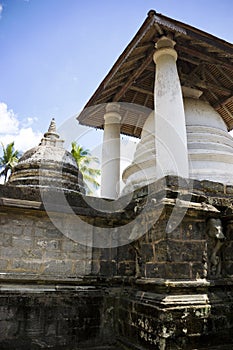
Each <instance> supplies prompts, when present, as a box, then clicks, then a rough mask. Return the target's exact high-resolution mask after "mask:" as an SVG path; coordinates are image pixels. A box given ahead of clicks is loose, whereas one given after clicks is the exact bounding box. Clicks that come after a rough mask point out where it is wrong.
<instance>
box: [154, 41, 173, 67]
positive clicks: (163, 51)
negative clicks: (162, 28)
mask: <svg viewBox="0 0 233 350" xmlns="http://www.w3.org/2000/svg"><path fill="white" fill-rule="evenodd" d="M175 44H176V42H175V41H174V40H172V39H170V38H168V37H166V36H163V37H161V38H160V39H159V40H158V41H157V43H156V44H155V48H156V51H155V53H154V55H153V59H154V62H155V63H157V60H158V59H159V57H161V56H166V55H169V56H172V57H173V58H174V59H175V61H176V60H177V52H176V50H175V49H174V46H175Z"/></svg>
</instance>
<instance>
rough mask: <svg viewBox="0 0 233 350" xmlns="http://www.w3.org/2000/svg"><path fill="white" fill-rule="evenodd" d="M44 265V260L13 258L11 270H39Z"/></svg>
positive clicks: (31, 271)
mask: <svg viewBox="0 0 233 350" xmlns="http://www.w3.org/2000/svg"><path fill="white" fill-rule="evenodd" d="M41 266H42V261H36V262H35V261H30V260H24V259H20V260H17V259H15V260H13V262H12V264H11V267H10V270H12V271H16V270H17V271H19V272H29V273H34V272H39V271H40V269H41Z"/></svg>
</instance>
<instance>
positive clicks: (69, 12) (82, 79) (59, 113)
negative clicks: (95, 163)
mask: <svg viewBox="0 0 233 350" xmlns="http://www.w3.org/2000/svg"><path fill="white" fill-rule="evenodd" d="M150 9H155V10H156V11H157V12H160V13H163V14H164V15H167V16H169V17H172V18H175V19H177V20H180V21H183V22H185V23H188V24H190V25H193V26H195V27H197V28H200V29H203V30H205V31H207V32H209V33H211V34H214V35H216V36H218V37H220V38H223V39H225V40H227V41H230V42H233V29H232V22H233V1H232V0H221V1H217V0H194V1H190V0H189V1H187V0H179V1H174V0H167V1H166V0H163V1H161V0H160V1H157V0H124V1H123V0H118V1H111V0H108V1H106V0H99V1H95V0H85V1H84V0H83V1H81V0H0V13H1V18H0V47H1V55H0V77H1V78H0V141H3V142H4V143H6V142H10V141H11V140H15V141H16V146H17V148H19V149H23V150H25V149H28V148H30V147H32V146H34V145H36V144H37V143H38V140H39V139H40V137H41V133H44V132H45V131H46V129H47V127H48V124H49V122H50V120H51V118H52V117H55V119H56V121H57V124H58V126H59V125H61V124H62V123H63V122H64V121H66V120H67V119H69V118H70V117H71V116H74V115H75V114H77V113H78V112H79V111H80V110H81V109H82V107H83V106H84V105H85V103H86V102H87V100H88V99H89V97H90V96H91V95H92V94H93V92H94V91H95V89H96V88H97V87H98V85H99V83H100V82H101V81H102V79H103V78H104V77H105V75H106V74H107V72H108V71H109V69H110V68H111V67H112V65H113V63H114V62H115V60H116V59H117V58H118V56H119V55H120V53H121V52H122V51H123V49H124V48H125V47H126V45H127V44H128V43H129V41H130V40H131V39H132V37H133V36H134V34H135V33H136V32H137V30H138V28H139V27H140V25H141V24H142V22H143V21H144V19H145V18H146V16H147V12H148V11H149V10H150ZM80 130H83V129H80ZM97 134H98V133H96V134H95V133H94V134H93V135H92V137H91V138H90V137H89V138H88V137H87V138H86V140H84V141H83V142H84V146H85V147H88V148H91V147H92V145H91V142H93V138H95V137H96V139H98V142H99V135H97ZM89 142H90V144H89Z"/></svg>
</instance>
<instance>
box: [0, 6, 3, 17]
mask: <svg viewBox="0 0 233 350" xmlns="http://www.w3.org/2000/svg"><path fill="white" fill-rule="evenodd" d="M2 11H3V5H2V4H1V3H0V19H1V17H2Z"/></svg>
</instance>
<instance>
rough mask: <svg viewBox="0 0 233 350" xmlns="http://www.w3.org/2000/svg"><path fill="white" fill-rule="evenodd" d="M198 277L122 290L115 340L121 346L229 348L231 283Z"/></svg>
mask: <svg viewBox="0 0 233 350" xmlns="http://www.w3.org/2000/svg"><path fill="white" fill-rule="evenodd" d="M203 282H204V283H202V282H200V283H199V285H198V282H196V283H188V282H187V281H186V282H183V285H182V283H179V284H177V285H176V284H175V283H174V284H172V283H171V284H169V281H167V282H166V283H164V286H162V284H161V283H159V285H158V284H157V285H156V284H155V283H153V284H151V285H150V286H149V287H148V285H147V287H146V288H145V287H144V288H142V289H141V290H138V291H137V290H134V289H133V290H132V289H130V290H128V292H127V293H125V294H124V295H123V296H122V298H121V299H120V300H119V304H118V318H117V327H118V333H119V336H120V338H119V344H122V345H123V346H124V347H123V348H124V349H125V350H126V349H127V350H131V349H132V350H150V349H151V350H155V349H158V350H165V349H166V350H177V349H185V350H194V349H200V350H201V349H202V350H204V349H218V346H219V349H229V350H230V349H232V348H233V332H232V331H233V323H232V310H233V293H232V287H229V288H225V291H223V289H222V288H219V287H218V286H214V285H213V283H210V282H209V286H207V284H208V283H206V282H205V281H203ZM165 284H166V286H165ZM211 284H212V286H211ZM141 286H142V287H143V285H141Z"/></svg>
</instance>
